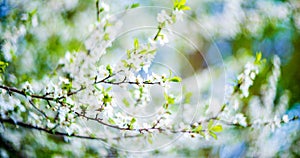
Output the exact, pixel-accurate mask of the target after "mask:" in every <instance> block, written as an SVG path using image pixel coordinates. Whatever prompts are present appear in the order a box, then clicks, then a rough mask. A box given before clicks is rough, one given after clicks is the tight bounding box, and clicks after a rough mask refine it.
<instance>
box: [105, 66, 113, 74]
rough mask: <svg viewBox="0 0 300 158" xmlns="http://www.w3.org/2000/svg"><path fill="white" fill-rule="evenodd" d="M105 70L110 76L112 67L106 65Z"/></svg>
mask: <svg viewBox="0 0 300 158" xmlns="http://www.w3.org/2000/svg"><path fill="white" fill-rule="evenodd" d="M106 70H107V71H108V73H109V75H110V76H111V75H112V74H113V71H112V68H111V67H110V65H107V66H106Z"/></svg>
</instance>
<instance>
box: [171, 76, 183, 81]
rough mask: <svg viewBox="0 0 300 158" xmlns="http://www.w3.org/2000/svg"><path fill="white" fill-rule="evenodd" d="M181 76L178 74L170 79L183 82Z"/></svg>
mask: <svg viewBox="0 0 300 158" xmlns="http://www.w3.org/2000/svg"><path fill="white" fill-rule="evenodd" d="M181 80H182V79H181V78H180V77H178V76H174V77H172V78H170V79H169V81H171V82H181Z"/></svg>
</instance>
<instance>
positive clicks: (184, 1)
mask: <svg viewBox="0 0 300 158" xmlns="http://www.w3.org/2000/svg"><path fill="white" fill-rule="evenodd" d="M185 3H186V0H181V1H179V3H178V5H185Z"/></svg>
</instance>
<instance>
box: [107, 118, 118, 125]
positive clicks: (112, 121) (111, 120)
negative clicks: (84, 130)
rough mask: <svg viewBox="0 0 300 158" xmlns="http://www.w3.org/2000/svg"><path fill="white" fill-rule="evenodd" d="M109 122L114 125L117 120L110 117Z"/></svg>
mask: <svg viewBox="0 0 300 158" xmlns="http://www.w3.org/2000/svg"><path fill="white" fill-rule="evenodd" d="M108 122H109V123H110V124H113V125H115V124H116V122H115V121H114V120H113V119H112V118H109V119H108Z"/></svg>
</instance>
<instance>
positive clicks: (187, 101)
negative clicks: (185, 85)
mask: <svg viewBox="0 0 300 158" xmlns="http://www.w3.org/2000/svg"><path fill="white" fill-rule="evenodd" d="M192 95H193V93H191V92H188V93H186V94H185V96H184V103H186V104H187V103H190V102H191V97H192Z"/></svg>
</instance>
